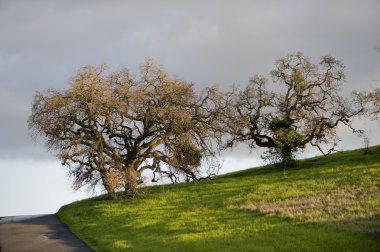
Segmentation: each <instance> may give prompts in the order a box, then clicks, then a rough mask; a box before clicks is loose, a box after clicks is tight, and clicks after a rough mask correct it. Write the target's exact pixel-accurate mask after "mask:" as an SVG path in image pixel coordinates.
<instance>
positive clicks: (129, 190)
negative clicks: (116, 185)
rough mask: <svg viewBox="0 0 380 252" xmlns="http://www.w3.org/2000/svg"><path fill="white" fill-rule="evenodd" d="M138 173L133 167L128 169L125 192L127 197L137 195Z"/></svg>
mask: <svg viewBox="0 0 380 252" xmlns="http://www.w3.org/2000/svg"><path fill="white" fill-rule="evenodd" d="M137 185H138V183H137V171H135V169H133V168H132V167H128V168H127V171H126V175H125V186H124V188H125V191H124V194H125V196H126V197H134V196H136V193H137Z"/></svg>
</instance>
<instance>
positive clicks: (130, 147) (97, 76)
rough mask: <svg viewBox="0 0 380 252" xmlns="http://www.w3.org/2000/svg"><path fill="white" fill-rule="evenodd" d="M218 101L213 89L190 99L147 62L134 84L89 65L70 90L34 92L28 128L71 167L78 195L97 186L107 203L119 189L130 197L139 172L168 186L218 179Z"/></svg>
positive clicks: (126, 75)
mask: <svg viewBox="0 0 380 252" xmlns="http://www.w3.org/2000/svg"><path fill="white" fill-rule="evenodd" d="M217 94H218V92H217V89H216V88H215V87H211V88H208V89H206V90H203V91H202V92H200V93H197V92H195V90H194V87H193V85H192V84H191V83H188V82H186V81H185V80H182V79H178V78H172V77H171V76H169V75H168V74H167V72H166V71H165V70H164V69H163V68H162V67H159V66H157V65H156V64H155V63H154V62H153V61H152V60H147V61H146V62H145V64H144V65H142V66H141V68H140V74H139V78H135V77H134V76H133V75H131V74H130V72H129V71H128V69H126V68H123V69H121V70H119V71H116V72H111V73H109V71H108V67H107V66H105V65H101V66H91V65H88V66H85V67H83V68H82V69H81V70H80V71H79V72H78V74H77V75H76V76H75V77H74V78H73V79H72V81H71V83H70V87H69V88H68V89H66V90H56V89H51V90H48V91H47V92H44V93H37V95H36V96H35V99H34V103H33V107H32V114H31V116H30V118H29V120H28V123H29V127H30V129H31V130H32V131H33V133H34V135H35V136H42V137H44V138H45V139H46V143H47V146H48V148H49V149H50V150H52V151H54V152H55V153H57V155H58V157H59V159H60V160H61V161H62V164H64V165H67V166H68V167H69V171H70V174H71V175H72V176H73V178H74V185H75V187H76V188H79V187H81V186H83V185H90V186H95V185H97V184H99V183H100V184H101V185H103V186H104V188H105V189H106V191H107V192H108V194H109V196H110V197H111V198H115V197H116V194H115V193H116V191H118V190H124V194H125V195H126V196H133V195H135V194H136V192H137V186H138V184H140V183H142V182H143V178H142V173H143V171H144V170H152V171H153V172H154V174H156V173H161V174H164V175H167V176H168V177H170V178H171V180H172V181H177V180H178V178H179V176H180V175H181V174H183V175H184V176H185V177H186V179H187V180H188V181H190V180H199V179H201V178H202V177H204V176H211V175H213V174H215V173H216V172H217V169H218V165H217V163H216V161H215V159H213V157H215V154H216V153H215V151H214V150H213V148H212V147H213V146H212V140H213V138H214V137H215V132H216V131H215V130H213V125H214V123H213V121H214V119H215V118H216V116H217V114H218V112H217V110H216V108H217V106H215V104H216V103H217V102H218V100H219V99H220V97H219V96H218V95H217ZM210 160H211V162H209V165H208V169H207V171H205V172H202V170H201V167H202V164H203V163H204V162H207V161H210ZM214 161H215V162H214ZM153 180H154V181H157V178H156V176H155V177H154V178H153Z"/></svg>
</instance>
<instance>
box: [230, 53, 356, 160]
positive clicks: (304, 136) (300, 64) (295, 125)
mask: <svg viewBox="0 0 380 252" xmlns="http://www.w3.org/2000/svg"><path fill="white" fill-rule="evenodd" d="M270 75H271V77H272V81H273V83H272V86H269V85H268V82H269V81H268V79H267V78H265V77H264V76H261V75H254V76H253V77H252V78H250V80H249V83H248V85H247V86H245V87H243V88H240V87H236V86H235V87H234V88H233V90H232V91H230V92H229V93H228V94H227V95H226V101H227V103H228V104H229V111H228V112H226V113H225V114H224V115H225V120H224V123H225V128H226V133H227V135H228V141H227V146H232V145H233V144H234V143H237V142H244V143H247V144H248V145H249V146H250V147H251V148H254V147H256V146H258V147H265V148H268V152H267V154H268V156H269V157H270V158H272V159H273V158H274V159H277V160H279V161H281V162H282V163H283V164H284V165H288V164H290V163H291V162H292V160H293V159H294V154H295V153H296V152H297V151H302V150H303V149H304V148H305V146H306V145H308V144H309V145H311V146H314V147H317V148H318V149H319V150H320V151H321V152H322V153H324V154H326V153H330V152H331V151H333V150H334V147H335V146H336V144H337V141H338V138H337V136H336V129H337V126H338V125H339V124H342V125H345V126H347V127H349V128H351V129H352V130H353V131H354V132H355V129H354V128H353V127H352V118H353V117H355V116H357V115H359V114H361V113H362V112H363V100H361V99H354V97H352V98H351V99H348V98H344V97H343V96H342V95H341V94H340V91H341V86H342V84H343V83H344V78H345V75H344V65H343V63H342V62H341V61H339V60H337V59H335V58H334V57H332V56H329V55H328V56H324V57H322V58H321V61H320V62H319V64H313V63H312V62H311V61H310V59H309V58H307V57H305V56H304V55H303V54H302V53H299V52H298V53H295V54H290V55H288V56H286V57H282V58H279V59H278V60H277V61H276V64H275V68H274V69H273V71H271V73H270ZM270 87H271V88H272V89H269V88H270Z"/></svg>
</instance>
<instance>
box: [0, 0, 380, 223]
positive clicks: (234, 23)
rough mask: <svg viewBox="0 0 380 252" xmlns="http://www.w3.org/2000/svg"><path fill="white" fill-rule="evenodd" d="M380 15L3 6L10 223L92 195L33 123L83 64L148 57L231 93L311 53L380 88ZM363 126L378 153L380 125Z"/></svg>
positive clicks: (359, 7)
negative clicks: (45, 99) (34, 112)
mask: <svg viewBox="0 0 380 252" xmlns="http://www.w3.org/2000/svg"><path fill="white" fill-rule="evenodd" d="M379 13H380V1H356V0H345V1H343V0H342V1H337V0H335V1H333V0H322V1H301V0H300V1H290V0H285V1H268V0H265V1H253V0H249V1H242V0H237V1H221V0H219V1H208V0H201V1H198V0H193V1H169V0H167V1H166V0H161V1H153V0H151V1H147V0H142V1H132V0H130V1H116V0H114V1H100V0H99V1H83V0H82V1H70V0H69V1H58V0H56V1H54V0H49V1H48V0H45V1H39V0H34V1H27V0H25V1H22V0H0V87H1V89H0V129H1V130H0V216H11V215H24V214H45V213H54V212H56V211H57V210H58V209H59V207H60V206H62V205H64V204H67V203H70V202H72V201H75V200H79V199H82V198H86V197H89V196H91V195H92V194H88V193H87V192H86V190H80V191H74V190H73V189H72V188H71V181H70V179H69V178H68V177H67V170H66V168H65V167H62V166H61V164H60V162H59V160H57V159H56V158H55V156H54V153H51V152H48V151H47V149H46V148H45V146H44V143H43V141H32V140H31V137H30V133H29V131H28V128H27V123H26V121H27V119H28V117H29V115H30V113H31V104H32V101H33V97H34V95H35V94H36V92H37V91H44V90H47V89H49V88H56V89H65V88H67V87H68V85H69V80H70V78H71V77H73V76H74V75H75V73H76V72H77V71H78V69H79V68H80V67H81V66H83V65H86V64H102V63H106V64H108V65H110V66H111V68H112V69H115V70H116V69H119V68H121V67H127V68H129V69H130V70H131V71H132V72H133V73H136V74H137V73H138V72H137V71H138V67H139V65H141V64H142V63H143V62H144V60H145V59H146V58H147V57H149V58H153V59H155V61H156V62H157V63H158V64H160V65H163V66H164V67H165V69H166V70H167V71H168V72H169V73H170V74H172V75H174V76H177V77H180V78H183V79H185V80H187V81H192V82H194V83H195V85H196V86H197V87H198V88H202V87H206V86H209V85H212V84H219V85H220V86H221V87H222V88H228V87H230V86H231V85H232V84H234V83H236V84H240V85H244V84H246V83H247V81H248V79H249V77H250V76H252V75H253V74H256V73H259V74H263V75H267V76H268V75H269V72H270V70H271V69H273V66H274V62H275V60H276V59H278V58H279V57H282V56H285V55H286V54H289V53H294V52H297V51H301V52H303V53H304V54H305V55H306V56H308V57H310V58H311V60H312V61H313V62H315V63H317V62H318V61H319V59H320V57H321V56H324V55H327V54H330V55H332V56H334V57H336V58H338V59H340V60H342V61H343V62H344V64H345V65H346V83H344V85H343V90H342V93H343V94H348V93H349V92H350V91H352V90H355V89H356V90H363V89H366V90H370V89H372V88H375V87H380V51H379V50H378V48H380V29H379V24H380V15H379ZM354 125H355V126H356V127H360V128H362V129H364V130H366V132H367V134H368V135H369V137H370V145H375V144H380V123H379V122H373V121H370V120H367V119H364V118H361V119H358V120H356V121H355V122H354ZM339 136H340V138H341V139H342V141H341V143H340V145H339V150H346V149H354V148H360V147H362V146H363V144H362V141H361V139H359V138H358V137H356V136H354V135H352V134H351V133H350V131H349V130H348V129H345V128H339ZM317 154H318V153H317V151H316V150H312V149H306V151H305V152H304V153H303V155H302V156H305V157H306V156H313V155H317ZM223 160H224V165H223V168H222V170H221V172H222V173H225V172H229V171H233V170H239V169H244V168H248V167H252V166H257V165H260V164H262V161H261V159H260V151H257V150H253V151H252V152H250V151H249V150H248V149H247V147H246V146H244V145H240V146H238V147H237V148H236V149H234V150H233V151H227V152H225V153H224V154H223ZM98 193H100V192H98Z"/></svg>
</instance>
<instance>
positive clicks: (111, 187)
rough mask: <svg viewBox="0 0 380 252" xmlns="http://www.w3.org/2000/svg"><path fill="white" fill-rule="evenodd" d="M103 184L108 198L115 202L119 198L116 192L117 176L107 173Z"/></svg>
mask: <svg viewBox="0 0 380 252" xmlns="http://www.w3.org/2000/svg"><path fill="white" fill-rule="evenodd" d="M102 182H103V186H104V188H105V189H106V191H107V194H108V197H109V198H110V199H112V200H115V199H116V198H117V195H116V191H115V190H116V187H117V185H118V182H117V178H116V176H115V175H114V174H112V173H105V174H104V175H103V176H102Z"/></svg>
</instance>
